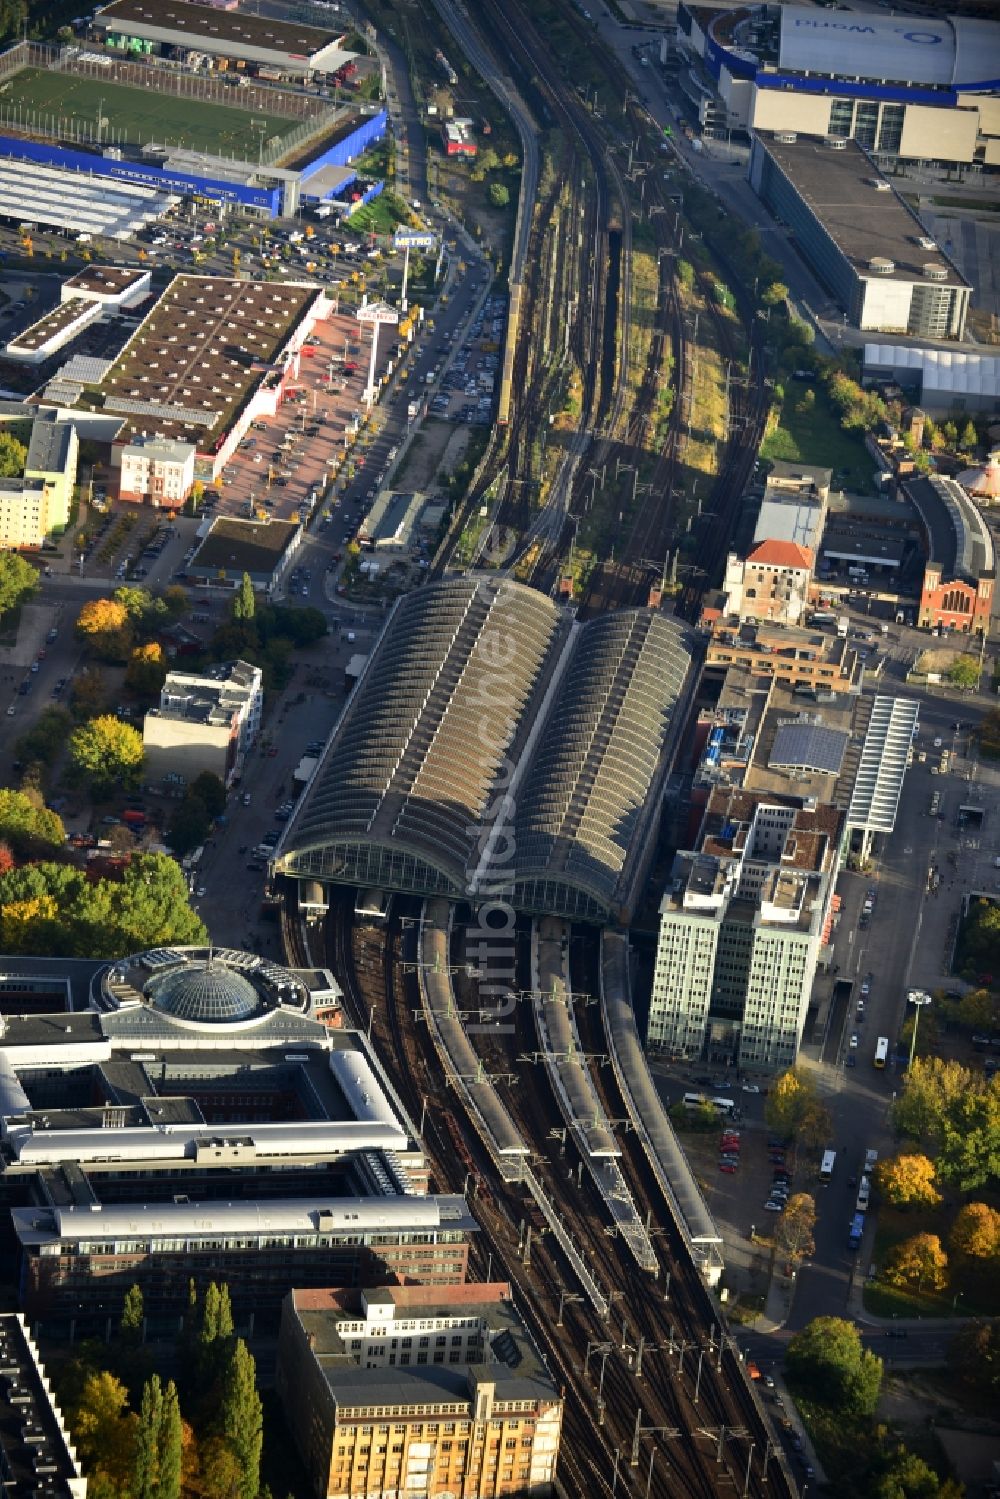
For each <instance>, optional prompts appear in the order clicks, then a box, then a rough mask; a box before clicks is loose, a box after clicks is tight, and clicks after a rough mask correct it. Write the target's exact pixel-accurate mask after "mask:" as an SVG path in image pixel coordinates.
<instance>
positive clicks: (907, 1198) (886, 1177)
mask: <svg viewBox="0 0 1000 1499" xmlns="http://www.w3.org/2000/svg"><path fill="white" fill-rule="evenodd" d="M934 1177H935V1171H934V1162H933V1161H932V1160H930V1159H929V1158H928V1157H927V1156H925V1155H916V1154H904V1155H895V1156H890V1157H889V1158H888V1159H887V1160H884V1161H879V1163H878V1165H877V1166H876V1167H875V1180H876V1181H877V1183H878V1186H879V1190H880V1191H881V1193H882V1195H883V1197H884V1198H885V1199H886V1201H887V1202H891V1203H892V1205H893V1207H895V1208H910V1207H935V1206H936V1205H937V1204H938V1203H939V1202H940V1201H941V1193H940V1192H939V1191H938V1190H937V1187H936V1186H935V1185H934Z"/></svg>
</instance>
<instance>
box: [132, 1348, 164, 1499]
mask: <svg viewBox="0 0 1000 1499" xmlns="http://www.w3.org/2000/svg"><path fill="white" fill-rule="evenodd" d="M162 1420H163V1390H162V1387H161V1385H160V1376H159V1375H158V1374H153V1375H151V1376H150V1378H149V1379H147V1381H146V1383H145V1384H144V1385H143V1387H142V1401H141V1404H140V1406H139V1421H138V1424H137V1426H136V1432H135V1457H134V1459H133V1464H132V1492H133V1495H134V1499H159V1492H160V1453H159V1446H160V1423H161V1421H162Z"/></svg>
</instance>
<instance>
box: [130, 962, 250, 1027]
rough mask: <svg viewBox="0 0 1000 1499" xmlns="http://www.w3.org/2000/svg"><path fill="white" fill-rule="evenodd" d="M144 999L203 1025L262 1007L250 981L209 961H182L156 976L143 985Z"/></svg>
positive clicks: (167, 1012)
mask: <svg viewBox="0 0 1000 1499" xmlns="http://www.w3.org/2000/svg"><path fill="white" fill-rule="evenodd" d="M146 998H147V999H148V1000H149V1002H150V1004H151V1005H153V1006H154V1007H155V1008H156V1009H158V1010H162V1011H163V1013H164V1014H165V1015H173V1016H175V1018H176V1019H178V1020H193V1021H198V1022H201V1023H202V1024H206V1025H212V1024H216V1025H218V1024H226V1023H229V1024H232V1023H233V1022H234V1021H238V1020H250V1019H251V1018H252V1017H253V1016H254V1015H256V1014H257V1012H258V1011H259V1010H260V1008H261V1000H260V995H259V994H258V993H257V990H256V989H255V988H254V986H253V984H251V983H250V982H249V981H248V980H247V979H245V978H244V977H243V975H242V974H241V973H236V972H235V971H234V970H233V969H232V968H227V967H225V966H224V965H223V964H221V963H218V962H212V961H211V960H209V961H207V962H193V963H184V964H182V966H181V967H179V968H172V969H171V970H170V972H169V973H164V974H158V975H156V976H155V977H154V978H152V979H150V981H149V982H148V984H147V985H146Z"/></svg>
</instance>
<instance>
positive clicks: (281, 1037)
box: [0, 948, 475, 1331]
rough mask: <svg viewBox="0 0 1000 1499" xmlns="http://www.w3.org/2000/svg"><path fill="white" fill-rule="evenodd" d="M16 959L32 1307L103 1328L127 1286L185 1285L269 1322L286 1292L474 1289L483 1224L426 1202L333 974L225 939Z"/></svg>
mask: <svg viewBox="0 0 1000 1499" xmlns="http://www.w3.org/2000/svg"><path fill="white" fill-rule="evenodd" d="M5 969H6V974H5V978H4V981H3V986H2V990H0V1000H2V1004H0V1009H2V1014H3V1019H2V1025H0V1200H2V1202H3V1205H4V1207H5V1208H7V1209H8V1210H9V1212H10V1223H11V1226H12V1230H13V1239H12V1243H13V1245H14V1250H15V1254H16V1264H17V1269H16V1275H15V1283H16V1284H17V1286H18V1291H19V1295H20V1298H21V1303H22V1305H23V1306H24V1308H25V1309H26V1310H27V1311H29V1312H30V1314H31V1315H32V1316H33V1317H36V1318H41V1319H43V1321H44V1323H45V1324H46V1325H48V1324H49V1323H53V1322H54V1323H58V1324H61V1325H65V1324H66V1322H67V1321H69V1320H73V1321H75V1322H76V1324H77V1327H78V1330H81V1331H82V1330H84V1329H85V1330H87V1331H103V1330H104V1326H105V1322H106V1319H107V1318H113V1317H114V1316H115V1315H116V1312H117V1310H118V1309H119V1308H120V1305H121V1300H122V1297H123V1296H124V1294H125V1291H126V1290H127V1288H128V1286H129V1284H131V1283H132V1282H133V1281H134V1282H135V1283H137V1284H138V1285H140V1286H141V1288H142V1291H143V1295H144V1297H145V1298H146V1301H147V1304H148V1305H149V1307H150V1308H151V1309H154V1310H158V1311H161V1312H168V1311H171V1310H172V1309H174V1308H176V1306H177V1305H178V1298H180V1300H183V1297H184V1294H185V1287H186V1286H187V1283H188V1280H189V1278H192V1277H193V1278H194V1279H195V1281H196V1282H197V1283H199V1284H201V1285H204V1284H205V1283H207V1282H208V1281H210V1280H213V1279H214V1280H220V1279H223V1280H228V1281H229V1282H230V1283H231V1286H232V1292H233V1298H234V1303H236V1304H237V1305H239V1306H240V1307H241V1308H242V1309H243V1311H244V1312H246V1313H249V1312H250V1311H254V1312H255V1314H256V1316H257V1318H258V1325H260V1324H261V1323H262V1324H263V1325H265V1326H273V1327H276V1325H277V1318H278V1308H279V1305H280V1302H281V1298H282V1297H283V1296H284V1294H285V1293H286V1291H287V1290H288V1289H289V1288H290V1287H291V1286H293V1285H300V1286H301V1285H326V1286H329V1285H331V1284H339V1285H360V1284H369V1285H372V1284H378V1283H380V1282H382V1281H386V1280H389V1281H392V1280H401V1281H407V1280H418V1281H421V1282H436V1283H451V1282H462V1281H464V1279H465V1273H466V1265H467V1259H468V1244H469V1235H470V1233H472V1232H473V1231H474V1229H475V1221H474V1220H473V1219H472V1218H471V1217H470V1215H469V1213H468V1211H467V1209H466V1206H465V1203H464V1201H463V1200H462V1199H461V1198H455V1197H448V1196H429V1195H427V1166H426V1160H425V1157H424V1153H423V1149H422V1147H421V1145H420V1142H419V1140H418V1139H417V1131H416V1128H415V1126H414V1124H413V1122H412V1121H411V1120H410V1119H409V1118H408V1116H407V1114H406V1111H405V1109H404V1108H403V1106H402V1104H401V1102H400V1100H399V1098H398V1097H397V1096H396V1094H395V1092H394V1090H393V1089H392V1086H391V1084H390V1083H389V1081H388V1079H387V1078H386V1076H385V1074H384V1073H383V1071H382V1069H381V1067H380V1065H379V1063H378V1060H377V1058H376V1057H375V1055H374V1053H373V1052H372V1051H371V1050H370V1048H369V1047H368V1045H367V1043H366V1042H365V1040H364V1038H363V1037H360V1036H357V1035H355V1034H354V1033H351V1032H349V1031H347V1030H345V1029H343V1028H336V1027H332V1026H331V1025H330V1024H329V1023H328V1022H329V1018H330V1013H331V1010H334V1009H336V1007H337V1005H338V1003H339V991H338V989H337V986H336V984H335V982H334V980H333V979H332V977H331V975H330V974H329V973H327V972H326V971H325V970H311V969H305V970H299V969H288V968H284V967H282V966H281V965H279V964H276V963H270V962H268V961H266V960H265V959H262V958H259V957H257V956H256V955H255V954H253V953H245V952H238V951H233V950H229V949H219V948H212V949H205V948H186V949H174V948H158V949H154V950H153V951H150V952H145V953H140V954H137V955H135V956H133V957H131V958H128V959H123V960H121V961H119V962H116V963H114V964H112V965H108V964H107V963H93V964H82V965H81V964H79V963H68V962H67V963H63V964H60V963H59V962H58V960H55V959H50V960H42V959H5ZM20 995H23V996H24V1009H25V1013H11V1011H12V1010H13V1008H14V1006H15V1004H16V1002H17V999H18V997H19V996H20ZM67 999H68V1000H69V1002H70V1004H71V1006H72V1008H68V1009H67V1008H65V1007H64V1006H65V1004H66V1001H67ZM46 1001H48V1008H46V1007H45V1004H46Z"/></svg>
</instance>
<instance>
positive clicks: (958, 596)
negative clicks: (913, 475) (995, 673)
mask: <svg viewBox="0 0 1000 1499" xmlns="http://www.w3.org/2000/svg"><path fill="white" fill-rule="evenodd" d="M905 489H906V494H907V497H908V498H909V499H910V501H911V502H912V504H913V505H914V506H915V508H916V510H917V513H918V514H919V516H920V519H921V522H922V525H923V531H924V541H925V548H926V553H927V561H926V563H925V565H924V577H923V582H922V584H921V588H920V610H919V613H918V615H917V623H918V625H919V626H920V628H921V629H924V630H938V631H939V632H941V633H944V632H948V633H951V634H955V635H983V634H985V633H986V632H987V631H988V629H989V623H990V615H991V613H992V609H993V591H994V589H995V587H996V559H995V556H994V550H993V538H992V536H991V534H990V531H989V528H988V527H987V525H986V522H985V521H984V520H983V517H982V515H981V514H980V512H979V509H978V508H977V506H976V505H975V504H974V503H973V501H972V500H971V499H970V498H969V496H968V495H967V494H966V492H965V490H964V489H963V488H962V487H961V485H960V484H956V482H955V481H954V479H942V478H938V477H934V478H929V479H917V480H914V481H913V482H911V483H909V484H907V485H906V486H905Z"/></svg>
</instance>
